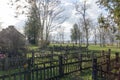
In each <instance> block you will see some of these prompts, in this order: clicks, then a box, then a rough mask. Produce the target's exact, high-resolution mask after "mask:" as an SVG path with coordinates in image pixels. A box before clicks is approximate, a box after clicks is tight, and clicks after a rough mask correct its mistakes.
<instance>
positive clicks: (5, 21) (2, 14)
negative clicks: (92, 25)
mask: <svg viewBox="0 0 120 80" xmlns="http://www.w3.org/2000/svg"><path fill="white" fill-rule="evenodd" d="M8 1H9V0H0V22H2V28H5V27H7V26H8V25H15V26H16V28H17V29H18V30H19V31H20V32H23V26H24V20H25V17H24V16H20V17H19V18H15V17H14V15H15V13H14V12H15V11H14V10H13V9H11V8H10V7H9V6H8V4H7V2H8ZM61 1H62V4H63V5H64V7H65V9H66V11H65V14H67V15H68V16H69V19H67V20H66V21H65V22H64V23H63V24H62V26H63V27H65V33H66V34H67V39H69V35H70V29H71V27H72V26H73V24H74V23H76V22H77V19H78V17H79V16H77V15H75V13H76V12H75V9H74V5H73V2H74V1H75V0H61ZM80 1H83V0H80ZM96 1H97V0H87V2H88V4H89V5H90V9H89V10H88V14H89V16H90V18H91V19H92V20H94V21H96V19H97V17H98V15H99V14H100V13H101V12H102V10H101V9H99V7H98V6H97V4H96ZM66 34H65V35H66Z"/></svg>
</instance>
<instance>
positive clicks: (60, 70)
mask: <svg viewBox="0 0 120 80" xmlns="http://www.w3.org/2000/svg"><path fill="white" fill-rule="evenodd" d="M59 76H60V77H63V76H64V68H63V57H62V56H61V55H60V56H59Z"/></svg>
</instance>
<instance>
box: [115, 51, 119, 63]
mask: <svg viewBox="0 0 120 80" xmlns="http://www.w3.org/2000/svg"><path fill="white" fill-rule="evenodd" d="M115 59H116V63H117V62H118V61H119V53H118V52H116V53H115Z"/></svg>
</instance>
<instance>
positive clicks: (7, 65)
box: [3, 56, 9, 70]
mask: <svg viewBox="0 0 120 80" xmlns="http://www.w3.org/2000/svg"><path fill="white" fill-rule="evenodd" d="M8 59H9V58H8V56H7V57H6V58H5V59H4V60H5V62H4V64H3V65H4V70H8V67H9V60H8Z"/></svg>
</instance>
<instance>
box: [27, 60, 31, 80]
mask: <svg viewBox="0 0 120 80" xmlns="http://www.w3.org/2000/svg"><path fill="white" fill-rule="evenodd" d="M31 62H32V59H31V58H29V59H28V61H27V64H28V66H27V77H26V78H27V79H28V80H31Z"/></svg>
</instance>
